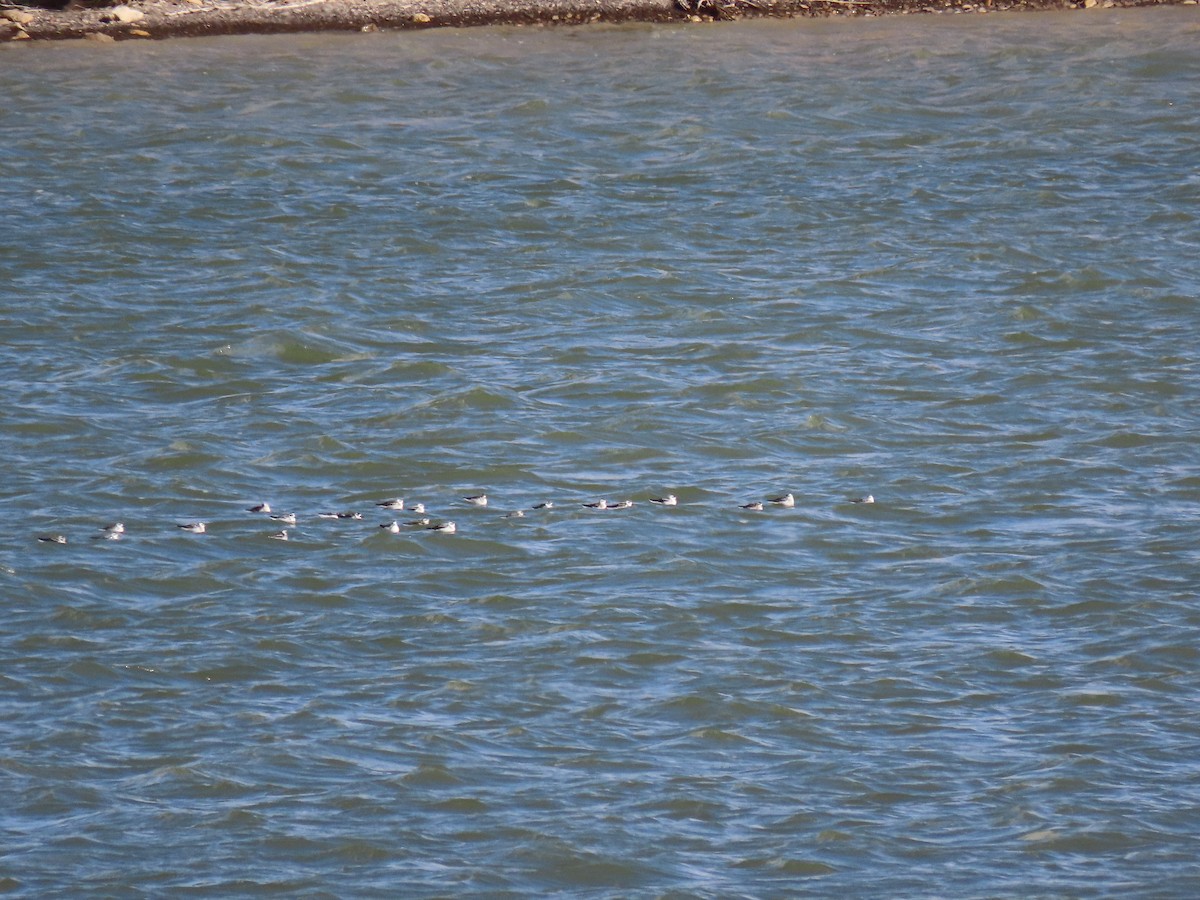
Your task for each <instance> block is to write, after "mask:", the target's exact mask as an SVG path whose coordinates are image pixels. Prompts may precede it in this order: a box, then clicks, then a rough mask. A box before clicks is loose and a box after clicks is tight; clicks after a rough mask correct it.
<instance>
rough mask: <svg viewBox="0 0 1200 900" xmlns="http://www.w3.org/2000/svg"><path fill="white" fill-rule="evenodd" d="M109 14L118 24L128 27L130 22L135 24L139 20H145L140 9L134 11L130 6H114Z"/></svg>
mask: <svg viewBox="0 0 1200 900" xmlns="http://www.w3.org/2000/svg"><path fill="white" fill-rule="evenodd" d="M110 12H111V13H112V17H113V18H114V19H116V20H117V21H118V22H123V23H125V24H126V25H128V24H129V23H130V22H136V21H138V20H139V19H144V18H146V14H145V13H144V12H142V11H141V10H140V9H134V8H133V7H132V6H126V5H125V4H124V3H122V4H121V5H120V6H114V7H113V8H112V9H111V10H110Z"/></svg>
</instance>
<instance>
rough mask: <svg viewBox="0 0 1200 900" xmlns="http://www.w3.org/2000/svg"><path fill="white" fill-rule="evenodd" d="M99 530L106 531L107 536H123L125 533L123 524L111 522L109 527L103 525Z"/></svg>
mask: <svg viewBox="0 0 1200 900" xmlns="http://www.w3.org/2000/svg"><path fill="white" fill-rule="evenodd" d="M100 530H101V531H107V532H108V533H109V534H124V533H125V523H124V522H113V523H112V524H111V525H105V526H104V527H103V528H101V529H100Z"/></svg>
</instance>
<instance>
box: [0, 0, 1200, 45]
mask: <svg viewBox="0 0 1200 900" xmlns="http://www.w3.org/2000/svg"><path fill="white" fill-rule="evenodd" d="M1197 2H1198V0H978V2H977V0H515V2H514V0H131V2H129V3H127V4H120V5H115V6H107V7H75V8H67V9H61V10H59V9H47V8H44V7H40V6H17V5H8V6H4V7H2V8H0V43H8V42H14V41H43V40H77V39H84V40H91V41H97V42H104V43H107V42H110V41H121V40H156V39H164V38H172V37H204V36H214V35H234V34H281V33H296V32H315V31H359V32H362V31H368V32H369V31H385V30H399V29H418V28H443V27H467V26H478V25H526V26H554V25H582V24H590V23H597V22H604V23H610V24H612V23H620V22H681V23H682V22H706V21H734V20H738V19H751V18H754V19H761V18H781V19H788V18H827V17H832V16H851V17H874V16H890V15H947V14H949V15H954V14H973V15H980V14H986V13H993V12H1014V11H1041V10H1067V9H1080V10H1082V9H1093V8H1094V9H1104V8H1112V7H1142V6H1181V5H1182V6H1191V5H1196V4H1197Z"/></svg>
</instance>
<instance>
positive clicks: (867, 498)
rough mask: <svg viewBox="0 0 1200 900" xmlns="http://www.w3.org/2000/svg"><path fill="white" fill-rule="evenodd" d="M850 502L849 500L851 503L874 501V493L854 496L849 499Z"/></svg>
mask: <svg viewBox="0 0 1200 900" xmlns="http://www.w3.org/2000/svg"><path fill="white" fill-rule="evenodd" d="M850 502H851V503H874V502H875V495H874V494H867V496H865V497H855V498H854V499H853V500H851V501H850Z"/></svg>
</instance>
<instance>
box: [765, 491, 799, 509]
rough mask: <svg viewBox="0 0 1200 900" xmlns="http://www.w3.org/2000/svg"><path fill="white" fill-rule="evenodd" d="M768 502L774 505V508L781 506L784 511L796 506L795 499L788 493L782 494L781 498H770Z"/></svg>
mask: <svg viewBox="0 0 1200 900" xmlns="http://www.w3.org/2000/svg"><path fill="white" fill-rule="evenodd" d="M770 502H771V503H774V504H775V505H776V506H782V507H783V508H784V509H791V508H792V507H793V506H795V505H796V498H795V497H793V496H792V495H791V494H790V493H788V494H784V495H783V496H782V497H772V498H771V499H770Z"/></svg>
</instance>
